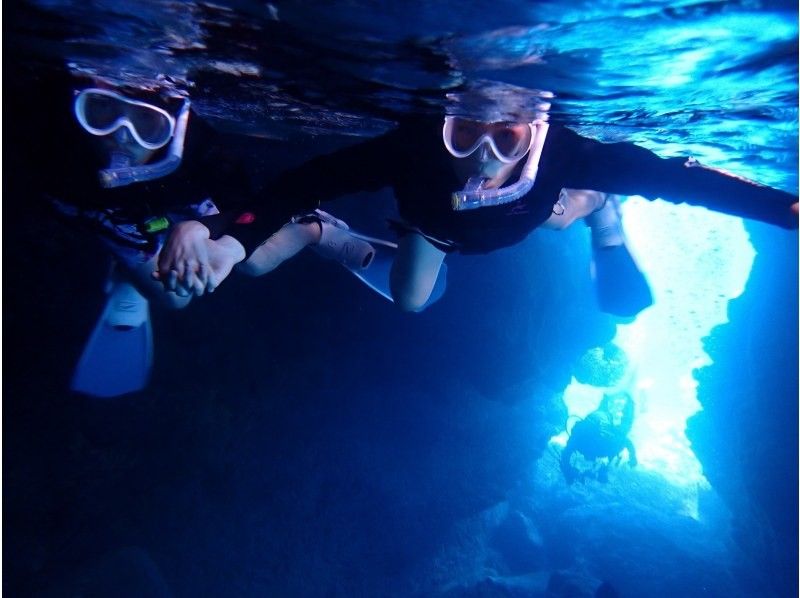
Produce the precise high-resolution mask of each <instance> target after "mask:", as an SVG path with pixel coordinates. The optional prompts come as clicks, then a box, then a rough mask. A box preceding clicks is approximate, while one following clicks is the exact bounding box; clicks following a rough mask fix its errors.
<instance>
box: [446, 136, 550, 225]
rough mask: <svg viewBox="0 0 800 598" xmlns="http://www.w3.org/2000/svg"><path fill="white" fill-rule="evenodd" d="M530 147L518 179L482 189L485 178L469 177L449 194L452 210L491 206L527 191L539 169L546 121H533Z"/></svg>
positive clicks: (508, 200) (514, 198) (515, 198)
mask: <svg viewBox="0 0 800 598" xmlns="http://www.w3.org/2000/svg"><path fill="white" fill-rule="evenodd" d="M531 126H532V128H535V132H534V135H533V139H532V141H531V148H530V151H529V153H528V160H527V162H525V166H524V167H523V168H522V172H521V173H520V176H519V180H518V181H517V182H516V183H514V184H512V185H508V186H506V187H498V188H495V189H484V188H483V184H484V182H485V181H486V180H487V179H485V178H482V177H471V178H470V179H469V180H468V181H467V184H466V185H465V186H464V188H463V189H462V190H461V191H454V192H453V194H452V195H451V205H452V208H453V210H454V211H456V212H461V211H464V210H475V209H477V208H486V207H491V206H500V205H503V204H507V203H511V202H512V201H517V200H518V199H519V198H520V197H522V196H523V195H525V194H526V193H528V192H529V191H530V190H531V189H532V188H533V183H534V182H535V181H536V174H537V172H538V171H539V159H540V158H541V157H542V147H543V146H544V140H545V137H546V136H547V129H548V127H549V125H548V124H547V123H535V127H534V126H533V125H531Z"/></svg>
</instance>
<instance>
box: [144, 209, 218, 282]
mask: <svg viewBox="0 0 800 598" xmlns="http://www.w3.org/2000/svg"><path fill="white" fill-rule="evenodd" d="M209 235H210V233H209V231H208V229H207V228H206V227H205V226H203V225H202V224H200V223H199V222H197V221H196V220H186V221H184V222H179V223H178V224H176V225H175V227H174V228H173V229H172V231H171V233H170V235H169V238H168V239H167V242H166V243H165V244H164V247H163V248H162V249H161V253H160V255H159V256H158V269H157V270H156V271H155V272H153V278H155V279H156V280H160V281H161V282H162V283H163V284H164V289H165V290H166V291H175V292H176V293H178V295H180V296H186V294H185V293H182V292H180V290H179V289H180V287H183V289H182V290H183V291H184V292H186V291H188V290H189V289H196V288H198V286H196V285H195V282H197V285H199V284H200V283H201V277H204V276H206V273H207V272H208V271H209V257H208V247H207V241H208V240H209ZM187 276H188V277H189V278H190V279H191V280H189V279H187ZM195 279H197V280H195ZM202 286H203V288H205V284H203V285H202ZM191 294H193V293H191Z"/></svg>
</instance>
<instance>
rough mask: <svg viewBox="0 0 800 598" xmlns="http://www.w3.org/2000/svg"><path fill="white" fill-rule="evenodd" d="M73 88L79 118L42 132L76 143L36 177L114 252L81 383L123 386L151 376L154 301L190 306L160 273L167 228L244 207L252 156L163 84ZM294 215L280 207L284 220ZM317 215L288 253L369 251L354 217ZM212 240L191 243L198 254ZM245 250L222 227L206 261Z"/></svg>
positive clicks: (233, 257) (221, 263) (223, 262)
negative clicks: (324, 222) (350, 226)
mask: <svg viewBox="0 0 800 598" xmlns="http://www.w3.org/2000/svg"><path fill="white" fill-rule="evenodd" d="M72 83H73V82H72V81H69V84H68V85H69V87H72ZM66 86H67V85H63V86H62V87H66ZM50 95H54V94H52V93H51V94H50ZM71 96H72V97H71V100H72V102H71V105H72V111H71V112H72V117H71V118H68V117H66V112H65V113H59V114H58V115H50V116H51V119H52V120H51V121H45V122H42V123H40V124H42V129H43V131H44V132H45V133H44V134H45V135H48V136H51V135H52V136H53V138H54V139H58V141H59V142H60V143H64V144H68V146H69V147H70V148H71V151H70V152H69V153H68V155H67V156H65V160H64V161H63V162H59V163H58V165H56V166H55V167H54V169H57V168H61V170H59V171H56V172H55V173H51V175H54V176H50V177H48V178H47V179H45V180H43V181H38V184H40V185H43V187H44V188H43V189H42V192H43V193H44V195H45V196H46V197H48V198H49V199H50V201H51V204H52V205H53V206H54V207H55V208H56V209H57V211H58V213H59V214H60V215H61V216H62V217H64V218H66V219H67V220H69V221H71V222H78V223H79V224H80V225H81V226H83V227H84V228H87V229H88V230H90V231H91V232H93V233H94V234H95V235H96V236H97V237H98V238H99V239H100V240H101V241H102V242H103V244H104V245H105V247H106V248H107V249H109V250H110V252H111V253H112V255H113V256H114V268H113V269H112V273H111V275H110V276H109V280H108V282H107V285H106V286H107V289H106V291H107V294H108V300H107V303H106V306H105V308H104V310H103V312H102V314H101V316H100V319H99V321H98V323H97V325H96V327H95V329H94V331H93V333H92V335H91V336H90V339H89V342H88V343H87V345H86V348H85V350H84V352H83V354H82V356H81V359H80V361H79V364H78V367H77V369H76V372H75V375H74V378H73V381H72V387H73V389H74V390H79V391H81V392H84V393H87V394H91V395H95V396H117V395H119V394H124V393H126V392H131V391H134V390H139V389H141V388H143V387H144V386H145V385H146V384H147V381H148V379H149V373H150V369H151V364H152V332H151V327H150V321H149V303H150V301H154V302H156V303H157V304H159V305H162V306H165V307H169V308H182V307H184V306H185V305H186V304H187V303H188V301H189V299H190V296H189V295H188V294H181V296H179V295H178V294H176V293H174V292H168V293H165V292H164V287H163V286H162V285H161V284H160V283H158V282H157V281H155V280H153V278H152V276H151V273H152V271H153V270H154V268H155V266H156V259H157V256H158V253H159V251H160V250H161V248H162V246H163V243H164V240H165V239H166V236H167V233H168V231H169V230H170V228H171V227H172V226H174V225H175V223H178V222H181V221H184V220H189V219H197V218H201V217H207V216H209V215H212V214H218V213H219V210H218V209H217V207H216V205H215V203H214V202H222V204H223V205H225V206H227V207H228V208H229V209H235V208H236V205H237V204H242V203H243V202H249V201H252V198H253V197H254V195H255V188H254V186H253V183H252V180H253V177H251V176H249V174H248V172H247V169H246V168H245V166H244V164H243V162H242V161H241V160H237V159H234V158H231V157H230V155H231V153H230V152H229V144H226V143H224V142H223V139H222V135H220V134H218V133H216V132H215V131H214V130H213V129H211V127H209V126H208V125H206V124H205V123H204V122H203V120H202V119H200V118H197V117H196V115H195V114H194V112H193V111H192V110H191V103H190V100H189V98H188V97H186V95H185V94H181V93H177V92H176V91H175V90H173V89H171V88H166V87H165V88H164V89H163V90H161V92H158V91H152V90H147V91H144V90H139V89H130V88H125V89H109V88H108V86H105V85H103V84H102V83H101V82H99V81H98V82H93V86H91V87H84V88H83V89H79V90H75V91H72V92H71ZM65 99H66V98H65ZM65 104H66V102H65ZM67 105H69V104H67ZM190 125H191V126H190ZM290 216H291V214H289V213H286V215H285V216H283V217H284V218H285V222H289V221H290V219H291V218H290ZM334 220H335V219H334ZM319 222H320V219H319V218H316V219H314V218H310V219H308V218H307V219H305V220H302V221H301V220H297V221H293V222H290V224H289V225H287V228H286V229H285V230H283V232H282V234H281V235H280V236H279V238H278V239H277V240H273V243H272V250H273V251H277V252H278V253H279V254H280V255H281V257H282V259H285V258H286V257H288V256H289V255H290V254H291V253H292V252H296V251H299V249H301V248H303V247H305V246H307V245H309V244H314V243H320V246H319V247H318V250H319V252H320V253H322V254H323V255H325V256H326V257H330V258H332V259H336V260H337V261H340V262H342V263H344V264H345V265H348V266H349V265H351V262H353V261H356V260H361V262H364V261H365V260H368V259H371V253H370V252H374V250H373V248H372V246H371V245H370V244H369V243H367V242H364V241H361V242H358V241H357V240H356V239H355V238H354V237H352V235H350V234H349V233H347V232H346V229H347V225H346V224H344V223H343V222H341V221H339V220H335V222H336V223H337V226H335V227H333V226H326V230H327V234H326V235H324V238H323V237H321V236H320V235H319V234H317V235H314V234H313V233H314V231H319V230H320V229H321V225H320V224H319ZM343 239H344V240H343ZM345 240H346V241H347V242H345ZM203 249H204V248H203V247H202V245H196V246H194V247H192V250H193V251H194V252H196V253H197V252H202V251H203ZM262 253H265V254H268V253H269V252H266V251H263V252H262ZM243 258H244V252H243V251H242V249H241V246H240V245H239V243H237V242H236V241H235V240H234V239H233V238H232V237H228V236H222V237H221V238H219V239H218V240H216V241H215V243H214V253H213V255H210V256H203V257H202V259H201V260H200V262H198V267H199V264H204V265H207V267H208V268H209V270H210V271H213V272H215V273H219V274H220V275H221V276H222V277H223V278H224V276H227V274H228V273H229V271H230V267H232V265H233V264H235V263H236V262H238V261H241V260H242V259H243ZM189 263H190V267H192V266H194V264H193V263H192V262H191V261H190V262H189ZM213 282H214V280H213V278H211V279H209V288H208V289H198V293H197V294H202V293H203V292H204V290H213Z"/></svg>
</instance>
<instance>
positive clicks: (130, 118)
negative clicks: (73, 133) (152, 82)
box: [75, 88, 175, 150]
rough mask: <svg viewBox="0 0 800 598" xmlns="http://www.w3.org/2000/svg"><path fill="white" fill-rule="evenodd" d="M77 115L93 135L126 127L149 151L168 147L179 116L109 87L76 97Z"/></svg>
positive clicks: (101, 134) (86, 90) (85, 90)
mask: <svg viewBox="0 0 800 598" xmlns="http://www.w3.org/2000/svg"><path fill="white" fill-rule="evenodd" d="M75 117H76V118H77V119H78V122H79V123H80V124H81V126H82V127H83V128H84V129H86V131H87V132H89V133H91V134H92V135H97V136H103V135H111V134H112V133H114V132H115V131H117V130H118V129H119V128H120V127H125V128H126V129H128V132H129V133H130V134H131V136H132V137H133V138H134V139H135V140H136V143H138V144H139V145H141V146H142V147H143V148H145V149H149V150H157V149H160V148H162V147H164V146H165V145H166V144H167V142H168V141H169V140H170V138H172V134H173V133H174V132H175V118H173V116H172V115H171V114H170V113H169V112H167V111H166V110H164V109H162V108H159V107H158V106H153V105H152V104H147V103H145V102H140V101H138V100H133V99H130V98H126V97H125V96H123V95H120V94H118V93H116V92H113V91H109V90H107V89H98V88H90V89H84V90H83V91H81V92H80V93H79V94H78V96H77V97H76V98H75Z"/></svg>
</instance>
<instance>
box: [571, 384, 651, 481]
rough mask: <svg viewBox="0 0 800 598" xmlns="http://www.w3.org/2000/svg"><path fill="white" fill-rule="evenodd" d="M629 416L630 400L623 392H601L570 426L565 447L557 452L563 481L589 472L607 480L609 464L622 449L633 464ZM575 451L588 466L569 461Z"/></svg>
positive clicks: (629, 462) (630, 415) (614, 460)
mask: <svg viewBox="0 0 800 598" xmlns="http://www.w3.org/2000/svg"><path fill="white" fill-rule="evenodd" d="M633 418H634V404H633V399H632V398H631V396H630V395H629V394H628V393H627V392H618V393H614V394H606V395H603V400H602V401H601V402H600V406H599V407H598V408H597V409H596V410H595V411H592V412H591V413H590V414H589V415H587V416H586V417H585V418H584V419H581V420H579V421H577V422H576V423H575V424H574V425H573V426H572V430H571V432H570V436H569V440H568V441H567V446H566V447H565V448H564V450H563V452H562V453H561V472H562V473H563V474H564V479H565V480H566V481H567V483H568V484H571V483H572V482H574V481H575V480H577V479H578V478H582V477H587V476H589V475H594V476H596V477H597V479H598V480H599V481H601V482H607V481H608V468H609V466H610V465H613V464H617V463H619V462H621V460H622V455H623V453H624V452H625V451H627V453H628V461H627V462H628V464H629V465H630V466H631V467H636V465H637V464H638V461H637V459H636V449H635V448H634V446H633V442H631V440H630V439H629V438H628V434H630V431H631V428H632V427H633ZM576 453H579V454H580V455H581V456H582V457H583V460H584V463H588V467H578V466H576V464H574V463H573V460H574V455H575V454H576Z"/></svg>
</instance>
